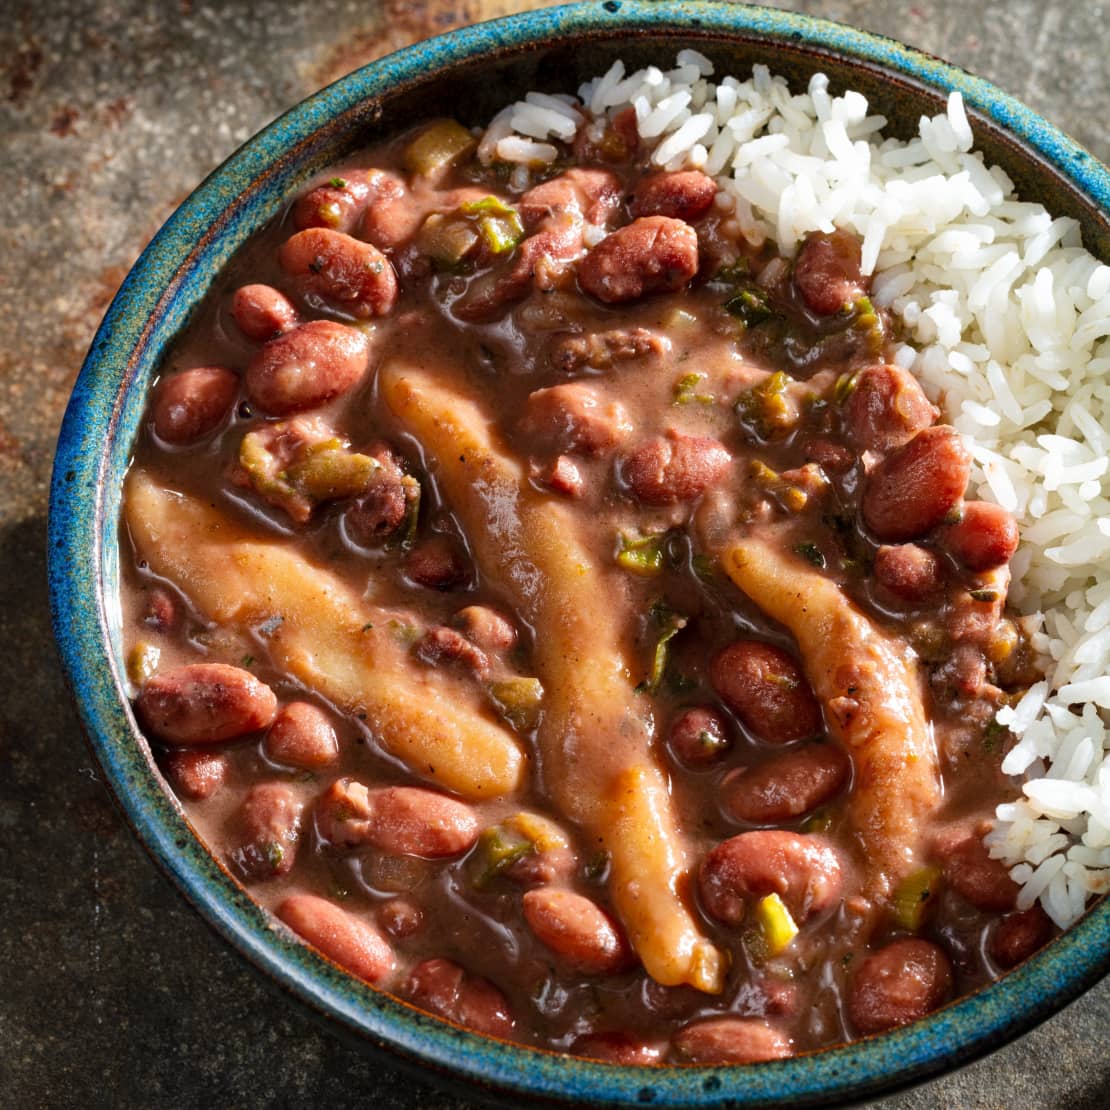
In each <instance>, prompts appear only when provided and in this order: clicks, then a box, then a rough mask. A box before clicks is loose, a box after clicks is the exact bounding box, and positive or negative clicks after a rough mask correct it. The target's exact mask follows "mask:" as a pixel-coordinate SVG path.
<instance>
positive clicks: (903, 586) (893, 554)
mask: <svg viewBox="0 0 1110 1110" xmlns="http://www.w3.org/2000/svg"><path fill="white" fill-rule="evenodd" d="M873 569H874V571H875V578H876V580H877V581H879V582H881V583H882V584H883V585H884V586H885V587H886V588H887V589H888V590H890V592H891V593H892V594H894V596H895V597H899V598H901V599H902V600H903V601H910V602H920V601H925V600H926V599H927V598H929V597H932V596H933V595H934V594H935V593H936V591H937V589H938V588H939V587H940V584H941V582H942V581H943V579H944V568H943V566H942V565H941V561H940V559H938V558H937V557H936V555H934V554H933V552H931V551H930V550H929V549H928V548H925V547H918V546H917V544H914V543H903V544H898V545H897V546H895V547H891V546H889V545H888V544H883V546H882V547H880V548H879V550H878V551H877V552H876V553H875V563H874V566H873Z"/></svg>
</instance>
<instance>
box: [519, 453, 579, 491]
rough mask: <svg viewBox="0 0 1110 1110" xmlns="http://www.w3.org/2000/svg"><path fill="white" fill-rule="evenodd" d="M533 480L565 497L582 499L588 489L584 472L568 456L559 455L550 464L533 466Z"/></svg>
mask: <svg viewBox="0 0 1110 1110" xmlns="http://www.w3.org/2000/svg"><path fill="white" fill-rule="evenodd" d="M531 475H532V480H533V481H535V482H537V483H538V484H539V485H541V486H546V487H547V488H548V489H549V490H551V492H552V493H558V494H560V495H561V496H563V497H581V496H582V494H583V493H584V492H585V489H586V480H585V478H583V477H582V471H581V470H580V469H579V468H578V463H576V462H575V461H574V460H573V459H572V458H570V457H569V456H568V455H557V456H556V457H555V458H554V459H553V460H552V461H551V462H550V463H547V464H545V465H543V466H540V465H539V464H537V463H533V464H532V469H531Z"/></svg>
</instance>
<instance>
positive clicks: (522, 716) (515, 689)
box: [489, 675, 543, 729]
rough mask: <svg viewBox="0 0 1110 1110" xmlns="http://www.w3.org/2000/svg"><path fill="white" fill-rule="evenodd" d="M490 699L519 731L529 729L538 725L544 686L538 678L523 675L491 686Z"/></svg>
mask: <svg viewBox="0 0 1110 1110" xmlns="http://www.w3.org/2000/svg"><path fill="white" fill-rule="evenodd" d="M489 693H490V697H491V698H493V701H494V704H496V706H497V708H498V709H500V710H501V713H502V714H503V716H504V717H505V719H506V720H507V721H508V722H509V723H510V724H511V725H512V726H513V727H514V728H517V729H528V728H531V727H532V726H533V725H534V724H535V723H536V716H537V714H538V713H539V709H540V705H541V703H542V702H543V685H542V684H541V683H540V680H539V679H538V678H526V677H524V676H522V675H517V676H514V677H513V678H506V679H502V680H501V681H499V682H494V683H491V684H490V688H489Z"/></svg>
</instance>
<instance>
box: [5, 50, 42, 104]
mask: <svg viewBox="0 0 1110 1110" xmlns="http://www.w3.org/2000/svg"><path fill="white" fill-rule="evenodd" d="M42 60H43V57H42V49H41V47H40V46H39V44H38V43H37V42H36V41H35V40H34V39H29V40H28V41H27V42H26V43H25V44H24V45H23V46H21V47H20V48H19V49H18V50H17V51H16V52H15V53H14V54H13V55H12V57H11V59H10V60H9V62H8V66H7V69H8V100H10V101H11V102H12V103H13V104H22V103H23V101H24V100H26V99H27V94H28V93H30V91H31V90H32V89H33V88H34V87H35V76H36V75H37V74H38V71H39V70H40V69H41V68H42Z"/></svg>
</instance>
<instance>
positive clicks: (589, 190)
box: [519, 166, 621, 229]
mask: <svg viewBox="0 0 1110 1110" xmlns="http://www.w3.org/2000/svg"><path fill="white" fill-rule="evenodd" d="M620 199H621V183H620V179H619V178H618V177H617V175H616V174H614V173H610V171H609V170H602V169H597V168H596V167H589V166H575V167H573V168H572V169H569V170H567V171H566V172H565V173H561V174H559V176H558V177H553V178H551V179H550V180H548V181H543V182H541V183H540V184H539V185H533V186H532V188H531V189H529V190H528V191H527V192H526V193H524V195H523V196H522V197H521V198H520V205H519V211H520V218H521V219H522V220H523V221H524V225H525V227H527V228H529V229H531V228H535V227H538V226H539V225H540V224H541V223H542V222H543V221H544V220H546V219H547V218H548V217H549V216H554V215H558V214H559V213H563V212H573V213H576V214H580V215H582V216H583V217H584V218H585V219H586V220H588V221H589V222H590V223H592V224H604V223H605V222H606V220H607V219H608V218H609V216H610V214H612V213H613V212H615V211H616V210H617V208H618V207H619V205H620Z"/></svg>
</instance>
